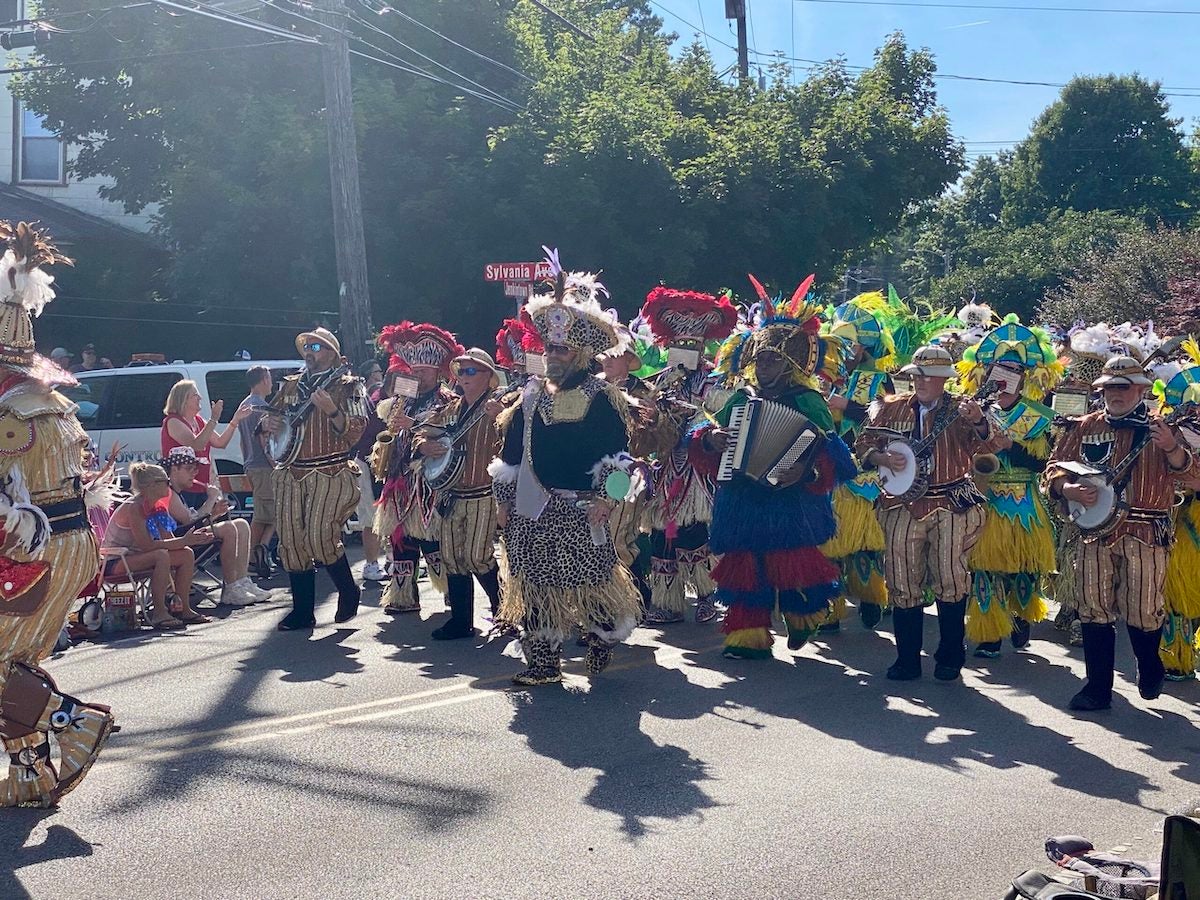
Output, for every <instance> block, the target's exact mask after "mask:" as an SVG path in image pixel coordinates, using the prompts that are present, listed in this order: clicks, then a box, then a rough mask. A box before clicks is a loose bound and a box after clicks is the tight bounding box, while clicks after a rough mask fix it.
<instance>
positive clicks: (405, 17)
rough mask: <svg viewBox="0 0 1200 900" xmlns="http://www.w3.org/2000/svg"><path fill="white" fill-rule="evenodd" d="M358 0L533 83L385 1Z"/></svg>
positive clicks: (372, 10)
mask: <svg viewBox="0 0 1200 900" xmlns="http://www.w3.org/2000/svg"><path fill="white" fill-rule="evenodd" d="M358 2H359V3H360V4H361V5H362V7H363V8H364V9H366V10H369V11H370V12H373V13H376V14H377V15H381V16H382V15H385V14H387V13H391V14H392V15H396V16H399V17H400V18H402V19H403V20H404V21H406V22H410V23H412V24H413V25H416V26H417V27H418V28H424V29H425V30H426V31H428V32H431V33H433V34H435V35H437V36H438V37H440V38H441V39H442V40H443V41H446V42H447V43H448V44H453V45H454V46H455V47H458V48H459V49H460V50H464V51H466V52H467V53H470V54H471V55H472V56H475V57H477V58H479V59H482V60H484V61H485V62H490V63H491V64H492V65H494V66H496V67H498V68H501V69H503V70H504V71H506V72H510V73H511V74H513V75H516V76H517V77H518V78H521V79H523V80H525V81H528V82H529V83H530V84H534V80H533V79H532V78H530V77H529V76H528V75H526V74H525V73H524V72H521V71H519V70H517V69H514V68H513V67H512V66H509V65H506V64H505V63H502V62H500V61H499V60H495V59H492V58H491V57H490V56H487V55H485V54H483V53H480V52H479V51H478V50H475V49H473V48H471V47H468V46H466V45H465V44H460V43H459V42H458V41H456V40H454V39H453V38H451V37H447V36H446V35H444V34H442V33H441V32H440V31H438V30H437V29H436V28H432V27H430V26H429V25H426V24H425V23H424V22H419V21H418V20H416V19H414V18H413V17H412V16H410V15H409V14H408V13H406V12H401V11H400V10H398V9H394V8H392V7H391V6H388V5H387V4H386V3H385V4H384V5H383V6H381V7H380V8H379V9H375V8H374V7H373V6H371V5H370V3H368V2H367V0H358Z"/></svg>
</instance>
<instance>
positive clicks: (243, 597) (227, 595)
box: [221, 582, 257, 607]
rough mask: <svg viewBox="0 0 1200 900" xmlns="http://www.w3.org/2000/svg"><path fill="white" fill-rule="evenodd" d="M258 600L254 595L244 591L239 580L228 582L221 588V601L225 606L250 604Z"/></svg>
mask: <svg viewBox="0 0 1200 900" xmlns="http://www.w3.org/2000/svg"><path fill="white" fill-rule="evenodd" d="M255 602H257V601H256V600H255V599H254V597H252V596H250V594H248V593H246V592H245V591H243V590H242V589H241V588H240V587H239V585H238V584H237V582H234V583H233V584H227V585H225V586H224V587H223V588H221V603H223V604H224V605H225V606H234V607H241V606H249V605H250V604H251V603H255Z"/></svg>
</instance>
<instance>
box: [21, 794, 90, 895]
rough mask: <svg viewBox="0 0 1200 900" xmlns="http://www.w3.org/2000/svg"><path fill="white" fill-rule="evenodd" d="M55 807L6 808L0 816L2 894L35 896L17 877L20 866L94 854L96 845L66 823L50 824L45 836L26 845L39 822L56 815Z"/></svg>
mask: <svg viewBox="0 0 1200 900" xmlns="http://www.w3.org/2000/svg"><path fill="white" fill-rule="evenodd" d="M56 812H57V810H53V809H6V810H5V811H4V817H3V818H2V819H0V897H4V898H6V900H26V898H29V897H32V894H30V893H29V892H28V891H27V890H25V887H24V885H22V884H21V881H20V879H19V878H18V877H17V870H18V869H22V868H24V867H26V866H35V865H38V864H39V863H45V862H54V861H56V860H62V859H75V858H77V857H81V856H91V855H92V853H93V852H94V845H93V844H91V843H89V842H88V841H86V840H84V839H83V838H82V837H80V836H79V834H78V833H76V832H75V831H73V830H71V829H70V828H67V827H66V826H65V825H57V824H56V825H51V826H50V827H49V828H47V829H46V839H45V840H44V841H42V842H41V843H40V844H33V845H32V846H27V842H28V841H29V838H30V837H32V835H33V832H34V830H35V829H36V828H37V826H38V825H39V824H40V823H41V822H42V821H44V820H45V819H46V818H47V817H49V816H52V815H54V814H55V813H56Z"/></svg>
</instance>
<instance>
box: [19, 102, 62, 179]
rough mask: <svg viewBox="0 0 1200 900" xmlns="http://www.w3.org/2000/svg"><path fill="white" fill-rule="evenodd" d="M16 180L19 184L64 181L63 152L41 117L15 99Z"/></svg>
mask: <svg viewBox="0 0 1200 900" xmlns="http://www.w3.org/2000/svg"><path fill="white" fill-rule="evenodd" d="M17 181H18V182H20V183H22V184H65V183H66V153H65V152H64V148H63V143H62V141H60V140H59V139H58V136H57V135H56V134H54V133H53V132H51V131H49V130H47V128H46V126H45V125H44V124H43V123H42V117H41V116H39V115H38V114H37V113H35V112H33V110H29V109H25V108H24V107H23V106H21V104H20V103H19V102H18V103H17Z"/></svg>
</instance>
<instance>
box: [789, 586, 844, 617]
mask: <svg viewBox="0 0 1200 900" xmlns="http://www.w3.org/2000/svg"><path fill="white" fill-rule="evenodd" d="M841 590H842V584H841V582H840V581H835V582H833V584H818V585H814V586H813V587H810V588H809V589H808V590H805V591H780V592H779V611H780V612H785V613H795V614H796V615H803V616H807V615H812V614H813V613H815V612H820V611H821V610H823V609H825V608H827V607H828V606H829V604H830V602H831V601H832V600H833V598H834V597H836V596H837V595H838V594H840V593H841Z"/></svg>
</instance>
